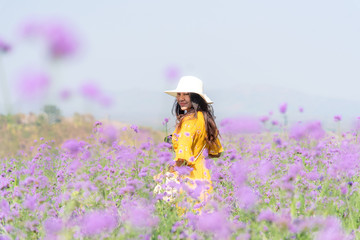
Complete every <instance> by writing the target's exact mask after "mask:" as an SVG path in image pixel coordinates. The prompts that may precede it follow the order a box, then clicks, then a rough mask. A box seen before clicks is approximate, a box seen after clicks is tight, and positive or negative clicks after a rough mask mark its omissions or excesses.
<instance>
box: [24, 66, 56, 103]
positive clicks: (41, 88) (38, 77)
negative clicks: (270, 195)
mask: <svg viewBox="0 0 360 240" xmlns="http://www.w3.org/2000/svg"><path fill="white" fill-rule="evenodd" d="M49 86H50V78H49V77H48V76H47V75H46V74H45V73H40V72H33V71H29V72H25V73H24V74H22V76H21V77H20V79H19V81H18V87H17V90H18V93H19V95H20V96H21V97H23V98H26V99H33V98H37V97H42V96H43V95H44V94H45V92H46V90H47V89H48V88H49Z"/></svg>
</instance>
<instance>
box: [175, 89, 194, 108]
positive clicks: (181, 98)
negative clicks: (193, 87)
mask: <svg viewBox="0 0 360 240" xmlns="http://www.w3.org/2000/svg"><path fill="white" fill-rule="evenodd" d="M176 100H177V102H178V104H179V105H180V107H181V110H183V111H185V110H186V111H188V110H190V109H191V107H192V105H191V101H190V93H188V92H178V93H177V95H176Z"/></svg>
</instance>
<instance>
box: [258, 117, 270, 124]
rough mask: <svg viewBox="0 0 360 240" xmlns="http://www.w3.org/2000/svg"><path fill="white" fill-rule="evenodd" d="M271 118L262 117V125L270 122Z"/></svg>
mask: <svg viewBox="0 0 360 240" xmlns="http://www.w3.org/2000/svg"><path fill="white" fill-rule="evenodd" d="M269 119H270V118H269V116H262V117H261V118H260V121H261V122H262V123H266V122H267V121H269Z"/></svg>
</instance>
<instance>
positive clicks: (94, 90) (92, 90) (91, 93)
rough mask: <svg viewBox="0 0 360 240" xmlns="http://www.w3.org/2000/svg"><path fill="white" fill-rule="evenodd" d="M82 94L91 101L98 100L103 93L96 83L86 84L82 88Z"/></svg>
mask: <svg viewBox="0 0 360 240" xmlns="http://www.w3.org/2000/svg"><path fill="white" fill-rule="evenodd" d="M80 92H81V94H82V95H83V96H84V97H86V98H89V99H97V98H98V97H99V96H100V94H101V92H100V88H99V86H97V85H96V84H94V83H85V84H83V85H82V86H81V87H80Z"/></svg>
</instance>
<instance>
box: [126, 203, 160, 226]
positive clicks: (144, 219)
mask: <svg viewBox="0 0 360 240" xmlns="http://www.w3.org/2000/svg"><path fill="white" fill-rule="evenodd" d="M129 207H130V206H129ZM152 212H153V209H152V208H151V207H150V206H140V204H135V206H131V207H130V208H129V209H127V214H126V216H125V217H126V220H127V221H129V222H130V223H131V224H132V225H133V226H134V227H138V228H144V227H154V226H156V225H157V223H158V218H157V217H155V216H153V214H152Z"/></svg>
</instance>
